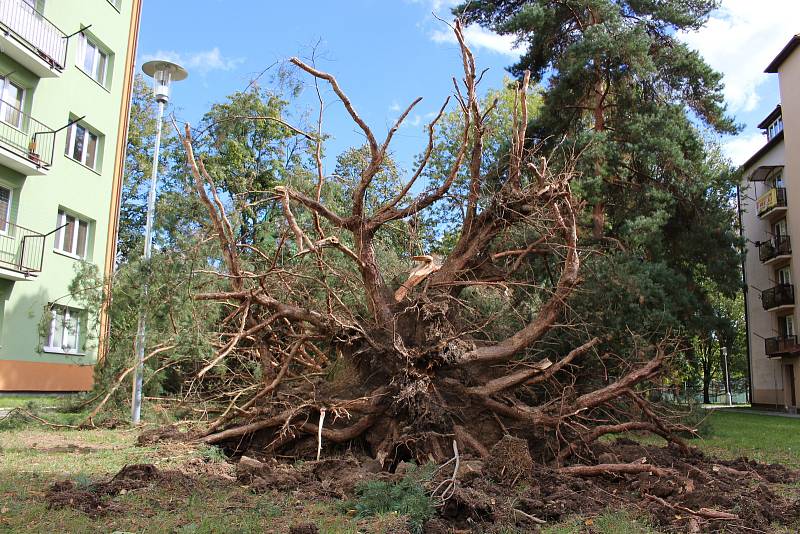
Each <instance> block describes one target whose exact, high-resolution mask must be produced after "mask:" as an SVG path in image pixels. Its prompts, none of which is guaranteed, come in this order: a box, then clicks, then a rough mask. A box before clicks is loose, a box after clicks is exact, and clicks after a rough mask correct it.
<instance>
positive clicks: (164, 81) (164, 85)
mask: <svg viewBox="0 0 800 534" xmlns="http://www.w3.org/2000/svg"><path fill="white" fill-rule="evenodd" d="M142 71H143V72H144V73H145V74H147V75H148V76H150V77H151V78H153V81H154V85H153V92H154V93H155V97H156V101H158V102H163V103H165V104H166V103H167V102H168V101H169V86H170V84H171V83H172V82H179V81H181V80H185V79H186V77H187V76H189V73H188V72H186V69H184V68H183V67H181V66H180V65H178V64H177V63H173V62H172V61H167V60H165V59H155V60H153V61H148V62H147V63H145V64H144V65H142Z"/></svg>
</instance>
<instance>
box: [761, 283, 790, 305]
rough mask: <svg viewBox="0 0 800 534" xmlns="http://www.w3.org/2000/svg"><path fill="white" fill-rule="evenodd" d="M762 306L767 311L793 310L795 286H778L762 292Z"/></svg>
mask: <svg viewBox="0 0 800 534" xmlns="http://www.w3.org/2000/svg"><path fill="white" fill-rule="evenodd" d="M761 305H762V306H764V309H765V310H767V311H772V310H779V309H786V308H793V307H794V286H793V285H792V284H778V285H777V286H775V287H771V288H769V289H767V290H764V291H762V292H761Z"/></svg>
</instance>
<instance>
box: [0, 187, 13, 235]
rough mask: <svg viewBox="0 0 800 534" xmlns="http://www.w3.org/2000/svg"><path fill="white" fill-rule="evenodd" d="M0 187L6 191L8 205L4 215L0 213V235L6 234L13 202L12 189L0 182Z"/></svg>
mask: <svg viewBox="0 0 800 534" xmlns="http://www.w3.org/2000/svg"><path fill="white" fill-rule="evenodd" d="M0 189H5V190H6V191H8V207H7V208H6V213H5V215H3V214H1V213H0V217H1V218H0V235H8V230H9V228H8V226H9V225H10V224H11V205H12V204H13V203H14V190H13V189H11V188H10V187H6V186H4V185H2V184H0Z"/></svg>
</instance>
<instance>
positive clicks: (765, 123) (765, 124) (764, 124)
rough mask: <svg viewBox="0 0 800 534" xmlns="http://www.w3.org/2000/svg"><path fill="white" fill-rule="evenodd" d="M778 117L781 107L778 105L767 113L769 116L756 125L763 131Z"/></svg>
mask: <svg viewBox="0 0 800 534" xmlns="http://www.w3.org/2000/svg"><path fill="white" fill-rule="evenodd" d="M780 116H781V105H780V104H778V105H777V106H775V109H773V110H772V111H770V112H769V115H767V117H766V118H765V119H764V120H763V121H761V122H760V123H758V127H759V128H761V129H762V130H763V129H765V128H767V127H769V125H770V124H772V121H774V120H775V119H777V118H778V117H780Z"/></svg>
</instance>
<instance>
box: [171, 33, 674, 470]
mask: <svg viewBox="0 0 800 534" xmlns="http://www.w3.org/2000/svg"><path fill="white" fill-rule="evenodd" d="M454 32H455V36H456V38H457V40H458V43H459V45H460V53H461V59H462V61H463V68H464V76H463V79H461V80H460V81H456V80H455V79H454V80H453V84H454V95H453V99H454V101H455V105H456V109H457V110H458V111H459V113H460V114H461V124H462V131H461V135H460V143H459V145H458V149H457V154H456V157H455V158H454V160H453V161H452V163H451V166H450V168H449V169H448V171H447V172H446V175H445V176H442V177H440V178H439V179H438V180H435V181H433V180H430V181H428V183H427V184H425V183H420V182H423V181H425V179H424V178H423V179H420V177H424V176H425V174H424V171H425V169H426V166H427V165H428V163H429V161H430V158H431V155H432V153H434V150H435V146H434V145H435V136H434V132H435V128H436V125H437V122H438V121H439V120H440V119H441V117H442V116H443V114H444V113H445V110H446V109H447V106H448V102H445V104H444V105H443V106H442V108H441V110H440V111H439V114H438V115H437V116H436V118H434V120H433V121H432V122H431V124H430V125H429V126H428V133H429V137H428V144H427V147H426V148H425V150H424V151H423V153H422V155H421V156H420V158H419V159H418V161H417V162H416V167H415V169H414V172H413V174H411V175H410V176H409V177H407V179H406V180H405V181H404V182H403V183H401V184H399V185H397V186H388V187H387V184H385V183H379V181H380V176H381V173H383V172H384V170H385V164H386V161H387V159H388V158H389V157H390V155H389V149H390V143H391V142H392V139H393V137H394V135H395V134H396V132H397V131H398V129H399V128H400V127H401V124H402V123H403V121H404V119H406V117H408V115H409V114H410V113H411V112H412V110H413V108H414V107H415V106H416V105H417V104H418V102H419V100H420V99H417V100H415V101H414V102H413V103H412V104H411V105H410V106H409V107H408V108H407V109H406V110H405V111H404V112H403V113H402V114H401V115H400V117H399V118H398V119H397V121H396V123H395V124H394V125H393V126H392V127H391V129H390V130H389V132H388V134H387V135H386V136H385V138H384V139H382V140H381V139H379V138H378V137H376V135H375V133H374V132H373V130H372V129H371V128H370V127H369V126H368V125H367V124H366V122H365V121H364V120H363V119H362V118H361V116H360V115H359V114H358V113H357V112H356V109H355V107H354V105H353V104H352V103H351V101H350V99H349V98H348V96H347V94H346V93H345V91H344V90H343V89H342V88H341V86H340V85H339V83H338V82H337V80H336V79H335V78H334V77H333V76H332V75H331V74H328V73H326V72H322V71H320V70H318V69H317V68H315V67H314V66H312V65H309V64H307V63H305V62H303V61H301V60H299V59H296V58H293V59H292V60H291V62H292V63H293V64H294V65H295V66H297V67H298V68H299V69H301V70H302V71H304V72H305V73H307V74H308V75H310V76H311V77H312V79H313V81H314V83H315V85H317V84H319V85H317V87H318V94H320V95H321V94H322V91H321V90H320V86H323V85H324V84H327V86H329V87H330V89H331V90H332V91H333V92H334V93H335V95H336V97H337V98H338V99H339V100H340V101H341V103H342V104H343V106H344V109H345V110H346V111H347V113H348V114H349V117H350V118H351V119H352V121H353V122H354V123H355V125H356V126H357V127H358V129H360V131H361V133H363V135H364V137H365V138H366V142H367V152H366V154H367V156H366V158H365V161H364V165H363V168H362V169H361V172H360V176H358V177H357V179H356V180H355V181H354V182H353V183H350V184H348V187H345V188H343V189H342V188H340V189H337V190H336V191H335V193H337V194H339V198H341V193H342V191H345V192H346V193H347V195H348V196H347V197H346V201H345V202H340V201H336V200H335V198H334V197H336V194H334V192H332V191H333V189H332V186H331V184H330V183H328V180H329V179H330V178H329V177H326V176H325V173H324V172H323V164H322V148H323V146H322V144H323V138H324V136H323V129H322V116H323V113H322V108H323V100H322V98H321V97H320V113H319V121H318V122H317V124H316V129H315V131H314V129H313V128H312V129H311V131H309V130H308V129H301V128H299V127H296V126H292V125H289V124H287V123H285V122H283V121H282V120H281V119H280V118H279V117H242V118H241V120H264V121H273V122H276V123H279V124H281V125H282V126H283V127H285V128H287V129H289V130H290V131H292V132H293V133H294V134H295V135H297V136H298V137H300V138H302V139H304V140H305V142H306V145H307V147H308V150H309V153H310V154H311V156H312V158H313V160H314V161H315V162H316V176H314V177H312V178H311V179H306V180H305V181H303V180H297V181H296V183H295V184H293V183H291V182H290V181H287V182H285V183H284V185H281V186H277V187H274V189H272V190H270V191H262V192H258V191H250V192H248V194H247V198H248V199H249V200H248V201H249V202H274V203H276V205H278V206H279V207H280V209H282V212H283V215H284V218H285V232H284V234H283V235H282V237H280V239H279V240H278V241H277V243H276V244H274V246H272V247H271V248H269V249H268V248H266V247H261V246H259V245H258V244H257V243H246V242H242V241H241V240H240V239H239V236H240V232H237V228H236V225H237V218H236V214H235V211H236V208H235V207H232V206H235V205H236V199H229V198H225V197H224V195H222V194H220V193H219V192H218V190H217V188H216V187H215V180H214V178H213V177H212V174H211V173H210V172H208V170H207V169H206V166H205V165H204V161H203V158H202V157H200V156H197V157H196V156H195V154H194V152H193V144H192V143H193V140H192V135H191V129H190V128H189V127H188V126H187V127H186V129H185V132H184V134H183V144H184V147H185V150H186V154H187V162H188V167H189V169H190V171H191V175H192V177H193V178H194V182H195V187H196V191H197V193H198V195H199V197H200V200H201V201H202V203H203V204H204V205H205V207H206V208H207V210H208V225H209V229H210V233H211V234H212V235H213V236H214V237H215V239H216V240H217V241H218V244H219V249H220V251H221V257H222V261H220V262H219V263H216V262H214V263H212V265H214V267H216V269H215V275H216V278H217V282H215V284H214V285H213V289H208V290H206V291H201V292H198V293H197V294H196V295H195V298H196V299H198V300H200V301H206V302H216V303H218V304H219V306H220V307H221V309H223V310H224V312H223V313H222V317H223V319H222V320H221V322H220V325H219V329H218V330H219V332H218V338H217V348H218V350H217V352H216V353H215V354H214V355H213V356H211V357H209V358H208V360H207V361H206V362H205V364H204V365H202V366H198V368H197V369H196V372H195V375H194V377H192V378H191V391H192V393H193V394H198V395H200V396H205V397H206V398H210V399H216V400H220V399H222V400H224V401H225V405H224V407H223V410H221V411H220V412H218V413H217V414H215V416H214V417H212V419H211V420H210V422H209V423H208V424H207V426H206V427H205V428H204V429H203V431H202V438H201V439H203V440H204V441H205V442H207V443H213V444H221V445H224V446H227V447H229V448H231V449H238V450H243V449H246V448H248V447H258V448H260V449H261V450H262V451H264V452H267V453H274V454H279V453H292V454H296V455H305V456H313V455H314V454H315V453H316V454H319V452H318V451H319V447H320V446H325V447H327V446H330V445H331V444H358V445H359V446H360V447H363V448H364V449H365V450H366V451H367V452H368V453H369V454H371V455H372V456H373V457H375V458H377V459H378V460H379V461H380V462H381V464H382V465H383V466H384V467H385V468H391V466H392V465H393V464H395V463H396V462H397V461H400V460H408V459H414V460H418V461H429V460H434V461H441V460H443V459H446V458H448V457H449V456H450V455H451V454H452V442H453V441H455V442H457V444H458V446H459V449H460V450H462V451H469V452H471V453H472V454H475V455H480V456H486V455H487V454H488V451H489V449H490V448H491V447H492V446H493V445H494V444H495V443H496V442H497V441H499V440H500V439H501V438H503V436H505V435H508V434H511V435H513V436H515V437H519V438H523V439H526V440H527V441H528V444H529V448H530V449H531V452H532V454H533V455H534V457H536V458H538V459H540V461H553V462H556V463H558V464H561V463H563V462H565V461H567V460H568V459H570V457H573V456H574V457H577V458H581V457H583V455H585V454H586V453H587V451H588V450H589V448H588V445H590V444H591V443H592V442H593V441H595V440H597V439H598V438H600V437H601V436H603V435H606V434H612V433H619V432H625V431H630V430H643V431H650V432H653V433H656V434H659V435H661V436H663V437H664V438H666V439H669V440H671V441H674V442H675V443H677V444H678V445H679V446H682V444H681V442H680V441H679V440H678V439H677V438H674V437H673V436H672V431H673V430H675V429H676V428H678V427H677V425H674V424H673V423H671V422H670V421H669V419H667V418H665V417H663V416H662V415H661V414H660V413H659V411H658V409H657V408H656V407H655V406H654V405H652V404H651V403H650V402H649V400H648V395H647V387H646V384H648V383H650V381H651V380H652V379H653V378H654V377H656V376H657V374H658V373H659V372H660V370H661V368H662V367H663V366H664V364H665V362H666V360H667V358H668V356H669V353H670V349H671V347H670V344H669V343H668V342H666V341H665V342H664V343H662V344H657V345H646V344H643V345H642V346H641V347H640V349H639V350H636V351H634V352H633V353H631V354H621V355H618V354H610V353H608V352H607V351H604V350H603V347H604V344H605V341H606V339H605V338H601V337H598V336H593V335H592V332H583V333H582V334H581V335H580V336H576V335H573V336H571V339H572V338H580V339H581V341H580V342H579V343H577V344H575V346H573V347H571V348H570V350H566V351H563V352H559V351H557V350H556V349H555V347H557V346H558V344H555V343H549V342H548V339H549V337H550V336H552V335H553V334H554V333H555V332H557V331H558V330H564V329H573V330H576V331H579V330H580V325H565V324H561V323H562V322H563V321H562V319H563V318H564V317H565V311H566V310H567V308H568V307H569V306H570V300H571V299H574V298H576V294H577V293H578V288H579V284H580V266H581V255H582V251H581V250H580V249H579V239H578V227H577V224H576V213H577V211H578V210H579V209H580V208H581V206H578V205H577V204H578V202H577V201H576V199H575V198H574V197H573V196H572V194H571V191H570V182H571V180H572V179H573V178H574V177H575V174H576V171H575V170H574V169H575V167H574V166H573V165H570V164H566V165H564V164H559V165H558V166H557V167H556V166H554V165H549V164H548V160H549V158H548V157H547V154H544V153H543V152H542V151H541V150H540V149H539V145H538V144H537V142H536V140H532V139H528V138H527V136H526V127H527V124H528V116H527V115H528V109H527V98H526V96H527V94H528V76H527V74H526V75H525V77H524V79H523V81H522V83H521V84H519V85H518V87H517V97H516V101H515V102H516V109H515V111H514V117H513V121H512V122H513V124H512V127H511V130H510V131H509V132H506V133H505V134H506V138H507V147H506V150H505V151H504V156H503V158H502V161H497V162H494V164H493V166H492V167H493V168H492V172H491V175H488V174H487V173H486V171H485V169H486V165H485V161H484V159H485V158H486V154H485V147H484V139H485V138H486V136H487V135H488V133H489V132H488V129H489V128H488V126H487V124H489V118H490V117H491V116H492V114H493V113H494V112H495V111H496V110H495V105H494V104H493V103H491V102H490V103H489V104H488V105H486V104H483V103H482V102H481V100H480V99H479V97H478V85H479V83H480V80H481V74H480V72H479V71H478V70H477V69H476V66H475V60H474V57H473V55H472V53H471V52H470V50H469V48H468V46H467V45H466V43H465V41H464V36H463V33H462V28H461V26H460V24H458V23H456V25H455V27H454ZM495 133H496V132H495ZM558 149H559V150H563V151H565V152H568V148H567V147H559V148H558ZM576 157H577V156H576ZM566 159H567V161H569V158H566ZM559 160H560V161H564V160H565V158H563V157H561V158H559ZM306 178H308V177H306ZM390 185H391V184H390ZM456 186H458V190H459V191H461V192H463V216H462V221H463V222H462V226H461V228H460V230H459V231H458V232H457V233H456V235H457V237H456V239H455V243H454V244H453V245H452V247H450V248H449V249H448V250H447V252H446V253H445V254H441V255H436V254H430V255H426V254H424V252H426V251H425V250H424V247H421V248H422V249H423V250H422V251H421V252H422V253H420V255H413V252H412V251H409V252H408V253H407V254H406V255H405V256H403V257H399V258H398V257H397V256H396V255H395V256H392V255H391V254H389V253H388V252H387V242H389V241H390V240H392V239H396V236H398V235H400V236H403V238H407V239H413V236H414V235H416V234H415V230H414V229H415V227H416V225H417V224H418V220H419V217H420V216H422V215H423V214H424V212H425V210H428V209H430V208H431V207H432V206H434V205H435V204H436V203H438V202H441V201H443V199H450V200H452V198H453V197H452V195H454V193H453V190H454V189H456ZM387 191H388V193H387ZM231 200H233V202H231ZM412 248H413V247H409V249H412ZM389 256H391V258H389ZM395 260H398V261H395ZM402 262H405V264H406V265H409V264H411V263H412V262H413V263H414V264H415V267H414V268H411V269H409V268H407V267H406V268H405V270H404V271H403V269H402V268H401V267H400V265H401V263H402ZM537 262H538V265H539V268H538V269H536V268H534V265H535V264H537ZM542 265H544V266H545V267H546V271H547V273H548V274H549V276H543V277H542V276H534V273H538V272H541V271H542V270H543V268H542V267H541V266H542ZM409 271H410V272H409ZM589 360H592V361H593V362H594V364H593V365H587V362H588V361H589ZM598 363H599V365H598ZM598 369H605V373H602V372H598ZM626 468H630V466H627V467H626Z"/></svg>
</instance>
